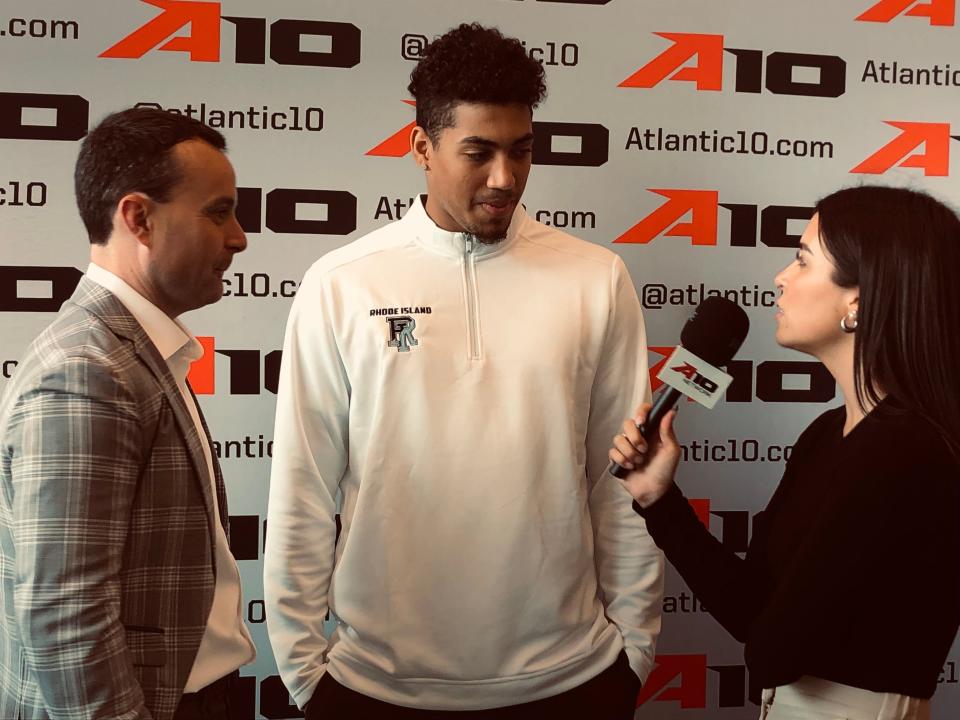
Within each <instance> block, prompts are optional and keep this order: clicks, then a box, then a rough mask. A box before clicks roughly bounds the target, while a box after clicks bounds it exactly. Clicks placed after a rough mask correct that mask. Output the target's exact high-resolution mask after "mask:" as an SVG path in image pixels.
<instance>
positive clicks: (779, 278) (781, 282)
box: [773, 263, 793, 290]
mask: <svg viewBox="0 0 960 720" xmlns="http://www.w3.org/2000/svg"><path fill="white" fill-rule="evenodd" d="M792 266H793V263H790V264H789V265H787V266H786V267H785V268H784V269H783V270H781V271H780V272H778V273H777V274H776V275H774V276H773V284H774V286H775V287H777V288H779V289H780V290H783V288H784V287H785V286H786V284H787V275H788V274H789V272H790V268H791V267H792Z"/></svg>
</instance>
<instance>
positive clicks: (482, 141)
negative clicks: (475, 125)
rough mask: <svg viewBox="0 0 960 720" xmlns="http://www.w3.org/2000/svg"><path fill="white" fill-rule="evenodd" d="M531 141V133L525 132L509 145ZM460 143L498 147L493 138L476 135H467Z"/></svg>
mask: <svg viewBox="0 0 960 720" xmlns="http://www.w3.org/2000/svg"><path fill="white" fill-rule="evenodd" d="M531 141H533V133H527V134H526V135H524V136H523V137H520V138H517V139H516V140H514V141H513V142H512V143H511V145H522V144H523V143H528V142H531ZM460 144H461V145H481V146H483V147H493V148H495V147H498V144H497V143H495V142H494V141H493V140H489V139H487V138H483V137H480V136H478V135H470V136H469V137H465V138H463V139H462V140H461V141H460Z"/></svg>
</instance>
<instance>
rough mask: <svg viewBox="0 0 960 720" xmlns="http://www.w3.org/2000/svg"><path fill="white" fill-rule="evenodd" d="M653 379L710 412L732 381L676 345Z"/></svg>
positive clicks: (729, 376) (723, 373)
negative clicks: (657, 379) (656, 378)
mask: <svg viewBox="0 0 960 720" xmlns="http://www.w3.org/2000/svg"><path fill="white" fill-rule="evenodd" d="M657 377H658V378H659V379H660V380H662V381H663V382H664V383H666V384H667V385H669V386H670V387H672V388H673V389H674V390H677V391H679V392H681V393H683V394H684V395H686V396H687V397H689V398H691V399H693V400H696V401H697V402H698V403H700V404H701V405H703V406H704V407H706V408H710V409H712V408H713V406H714V405H716V404H717V401H718V400H719V399H720V397H721V396H722V395H723V394H724V393H725V392H726V391H727V388H728V387H730V383H732V382H733V377H732V376H731V375H727V373H725V372H723V371H722V370H719V369H718V368H715V367H714V366H713V365H711V364H710V363H708V362H707V361H705V360H702V359H701V358H699V357H697V356H696V355H694V354H693V353H692V352H690V351H689V350H687V349H686V348H684V347H683V346H682V345H678V346H677V348H676V349H675V350H674V351H673V353H672V354H671V355H670V357H669V358H667V361H666V362H665V363H664V364H663V367H662V368H661V369H660V372H659V373H658V374H657Z"/></svg>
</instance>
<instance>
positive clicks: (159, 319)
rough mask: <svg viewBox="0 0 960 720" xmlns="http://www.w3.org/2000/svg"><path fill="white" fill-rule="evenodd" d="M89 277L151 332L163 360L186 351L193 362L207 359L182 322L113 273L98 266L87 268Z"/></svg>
mask: <svg viewBox="0 0 960 720" xmlns="http://www.w3.org/2000/svg"><path fill="white" fill-rule="evenodd" d="M87 277H88V278H89V279H90V280H92V281H93V282H95V283H97V285H100V286H101V287H104V288H106V289H107V290H109V291H110V292H112V293H113V294H114V295H115V296H116V297H117V299H118V300H119V301H120V302H121V303H123V306H124V307H125V308H126V309H127V310H129V311H130V314H131V315H133V317H134V319H135V320H136V321H137V322H138V323H140V326H141V327H142V328H143V329H144V331H145V332H146V333H147V337H149V338H150V341H151V342H152V343H153V344H154V345H155V346H156V348H157V350H158V351H159V352H160V355H161V357H163V359H164V360H165V361H168V363H169V360H170V358H172V357H173V356H174V355H176V354H177V353H179V352H180V351H183V353H182V354H183V355H184V356H185V357H186V358H187V359H189V360H190V361H193V360H197V359H199V358H201V357H202V356H203V346H202V345H200V343H199V342H198V341H197V339H196V338H195V337H193V335H192V334H191V332H190V331H189V330H188V329H187V328H186V326H184V325H183V323H181V322H180V321H179V320H177V319H175V318H171V317H170V316H169V315H167V314H166V313H165V312H163V310H161V309H160V308H158V307H157V306H156V305H154V304H153V303H152V302H150V301H149V300H147V299H146V298H145V297H144V296H143V295H141V294H140V293H138V292H137V291H136V290H134V289H133V288H132V287H130V286H129V285H128V284H127V283H126V282H124V281H123V280H121V279H120V278H119V277H118V276H117V275H114V274H113V273H112V272H110V271H109V270H105V269H104V268H102V267H100V266H99V265H97V264H96V263H90V265H88V266H87Z"/></svg>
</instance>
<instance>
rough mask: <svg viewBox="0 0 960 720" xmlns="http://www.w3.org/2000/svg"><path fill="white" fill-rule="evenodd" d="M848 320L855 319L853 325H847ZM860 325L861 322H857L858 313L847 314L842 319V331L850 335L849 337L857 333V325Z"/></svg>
mask: <svg viewBox="0 0 960 720" xmlns="http://www.w3.org/2000/svg"><path fill="white" fill-rule="evenodd" d="M847 318H852V319H853V325H847ZM859 324H860V323H859V321H858V320H857V313H856V311H854V312H850V313H847V314H846V315H844V316H843V317H842V318H840V329H841V330H843V331H844V332H845V333H847V334H848V335H849V334H850V333H853V332H856V331H857V325H859Z"/></svg>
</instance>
